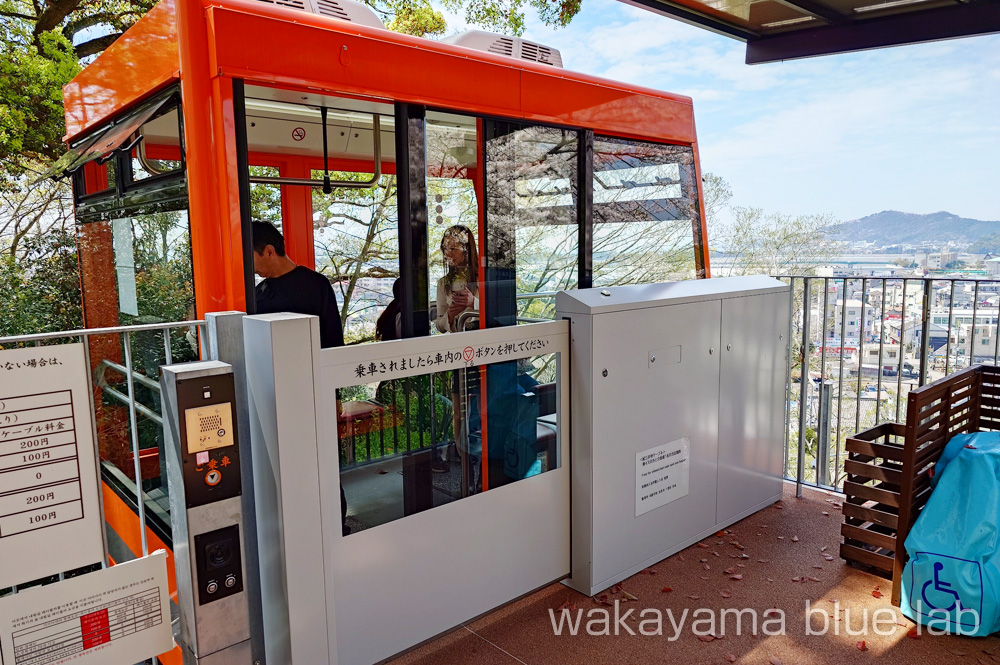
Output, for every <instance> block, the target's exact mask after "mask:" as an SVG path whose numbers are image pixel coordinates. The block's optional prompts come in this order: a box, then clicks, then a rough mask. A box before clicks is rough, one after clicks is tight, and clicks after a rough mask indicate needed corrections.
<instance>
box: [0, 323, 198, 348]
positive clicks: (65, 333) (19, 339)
mask: <svg viewBox="0 0 1000 665" xmlns="http://www.w3.org/2000/svg"><path fill="white" fill-rule="evenodd" d="M203 325H205V321H204V320H203V319H197V320H194V321H178V322H176V323H143V324H140V325H135V326H114V327H111V328H83V329H79V330H60V331H57V332H47V333H34V334H32V335H11V336H9V337H0V345H3V344H21V343H23V342H41V341H45V340H49V339H62V338H64V337H93V336H94V335H116V334H120V333H126V332H145V331H149V330H172V329H174V328H193V327H195V326H203Z"/></svg>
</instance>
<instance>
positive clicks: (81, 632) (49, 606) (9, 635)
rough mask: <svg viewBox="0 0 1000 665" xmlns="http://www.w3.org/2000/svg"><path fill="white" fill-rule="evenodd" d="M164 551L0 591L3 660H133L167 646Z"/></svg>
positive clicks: (101, 664) (108, 663)
mask: <svg viewBox="0 0 1000 665" xmlns="http://www.w3.org/2000/svg"><path fill="white" fill-rule="evenodd" d="M169 603H170V595H169V591H168V589H167V553H166V552H165V551H164V550H159V551H158V552H154V553H153V554H151V555H149V556H148V557H144V558H142V559H136V560H135V561H129V562H128V563H123V564H119V565H117V566H114V567H112V568H107V569H105V570H99V571H96V572H93V573H88V574H86V575H81V576H79V577H74V578H71V579H67V580H64V581H62V582H58V583H56V584H49V585H46V586H40V587H33V588H31V589H28V590H26V591H22V592H21V593H18V594H16V595H12V596H6V597H4V598H0V663H2V665H62V664H63V663H70V662H72V663H73V665H132V664H133V663H139V662H142V661H144V660H145V659H147V658H149V657H150V656H155V655H157V654H162V653H166V652H167V651H170V650H171V649H173V646H174V641H173V637H172V634H171V628H170V604H169Z"/></svg>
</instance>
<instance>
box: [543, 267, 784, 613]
mask: <svg viewBox="0 0 1000 665" xmlns="http://www.w3.org/2000/svg"><path fill="white" fill-rule="evenodd" d="M787 300H788V286H787V285H785V284H783V283H782V282H780V281H778V280H775V279H772V278H770V277H763V276H761V277H745V278H729V279H711V280H694V281H689V282H672V283H667V284H645V285H636V286H623V287H612V288H609V289H586V290H579V291H565V292H561V293H559V294H558V295H557V296H556V310H557V316H559V317H565V318H568V319H569V320H570V321H571V331H570V332H571V349H572V350H571V354H570V355H571V364H570V366H571V372H570V373H571V386H572V390H571V414H572V421H573V427H572V432H573V438H572V460H571V466H572V487H573V497H572V521H573V530H572V534H573V536H572V537H573V542H572V552H573V565H572V576H571V578H570V579H569V580H568V581H567V584H569V585H570V586H572V587H573V588H575V589H577V590H579V591H582V592H583V593H587V594H591V595H592V594H594V593H596V592H598V591H600V590H602V589H605V588H607V587H609V586H611V585H613V584H615V583H617V582H619V581H621V580H622V579H625V578H626V577H628V576H630V575H632V574H634V573H636V572H638V571H639V570H641V569H643V568H645V567H648V566H649V565H651V564H653V563H655V562H657V561H659V560H661V559H663V558H665V557H667V556H669V555H670V554H673V553H674V552H677V551H679V550H680V549H683V548H684V547H687V546H688V545H690V544H692V543H694V542H696V541H698V540H700V539H701V538H704V537H706V536H708V535H711V534H712V533H714V532H715V531H717V530H718V529H720V528H723V527H725V526H728V525H729V524H732V523H733V522H735V521H737V520H738V519H741V518H742V517H744V516H746V515H749V514H751V513H752V512H754V511H755V510H757V509H759V508H761V507H763V506H764V505H767V504H768V503H770V502H773V501H775V500H776V499H778V498H779V497H780V495H781V463H782V459H783V450H782V441H783V440H782V436H781V432H782V427H783V417H784V411H783V408H782V407H783V404H784V396H783V392H784V381H785V376H786V371H785V357H786V347H785V341H786V340H783V339H781V337H779V336H780V335H781V334H782V331H784V330H785V329H787V324H788V304H787ZM654 357H655V360H654ZM605 370H606V372H607V373H606V374H605ZM683 438H686V439H687V440H688V441H689V442H690V448H689V451H688V453H687V455H688V464H689V466H688V467H687V469H686V474H687V475H686V477H684V476H683V475H682V477H681V479H682V481H686V483H687V485H686V492H685V491H683V482H682V483H681V485H682V489H681V490H677V491H676V492H674V493H668V494H666V495H665V497H666V498H668V499H670V500H669V502H667V503H665V504H664V505H659V506H658V507H653V508H651V509H649V510H648V511H647V512H643V511H640V509H639V503H640V499H639V495H640V494H641V493H642V491H644V490H641V488H643V487H645V486H644V485H642V484H641V483H642V482H643V481H642V480H640V476H641V473H642V471H643V469H641V468H639V464H640V462H639V460H638V459H637V453H643V452H644V451H650V450H651V449H654V448H655V447H657V446H663V445H664V444H670V443H672V442H676V441H677V440H679V439H683ZM670 473H673V471H670ZM670 482H673V481H670ZM661 487H662V486H661ZM667 487H673V486H672V485H667Z"/></svg>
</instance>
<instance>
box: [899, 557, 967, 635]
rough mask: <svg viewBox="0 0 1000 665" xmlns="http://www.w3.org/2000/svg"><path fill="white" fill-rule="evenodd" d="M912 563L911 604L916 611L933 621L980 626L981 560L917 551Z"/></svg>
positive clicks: (964, 626) (954, 625) (954, 626)
mask: <svg viewBox="0 0 1000 665" xmlns="http://www.w3.org/2000/svg"><path fill="white" fill-rule="evenodd" d="M911 564H912V565H911V566H910V575H911V578H910V588H911V589H913V593H911V595H910V607H911V608H912V609H913V611H914V612H916V613H917V614H920V615H921V616H923V617H926V618H927V619H928V620H929V621H930V622H933V623H939V622H946V623H949V624H951V625H952V627H953V628H959V627H961V628H966V629H971V630H976V629H977V628H978V626H979V617H980V616H981V615H982V607H983V575H982V570H981V568H980V565H979V562H978V561H970V560H968V559H959V558H956V557H950V556H945V555H941V554H934V553H931V552H917V554H916V556H915V557H914V559H913V560H912V561H911ZM917 589H919V590H920V592H919V593H917V592H916V590H917ZM959 590H960V591H961V593H960V592H959Z"/></svg>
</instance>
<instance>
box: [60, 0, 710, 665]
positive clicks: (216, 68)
mask: <svg viewBox="0 0 1000 665" xmlns="http://www.w3.org/2000/svg"><path fill="white" fill-rule="evenodd" d="M64 98H65V113H66V127H67V135H66V141H67V144H68V146H69V153H68V154H67V155H66V156H65V157H64V158H63V159H62V160H60V163H59V165H58V166H59V168H60V169H61V170H62V171H63V172H65V173H69V174H72V181H73V189H74V200H75V210H76V219H77V230H78V255H79V264H80V280H81V288H82V291H83V304H84V318H85V324H86V326H87V327H88V328H94V327H105V326H117V325H125V324H133V323H155V322H163V321H182V320H195V319H199V318H203V317H204V315H205V314H206V313H209V312H216V311H227V310H238V311H245V312H247V313H251V314H252V313H254V311H255V303H254V285H255V278H254V274H253V260H252V245H251V232H250V228H251V222H252V221H254V220H262V221H269V222H271V223H273V224H274V225H275V226H276V227H277V228H278V229H279V230H280V232H281V234H282V236H283V238H284V241H285V247H286V251H287V254H288V256H289V257H290V258H291V259H292V260H293V261H295V262H296V263H298V264H301V265H305V266H307V267H310V268H314V269H315V270H317V271H320V272H322V273H323V274H325V275H326V276H327V277H328V278H329V279H330V281H331V284H332V285H333V288H334V291H335V293H336V295H337V299H338V307H339V309H340V314H341V318H342V321H343V323H344V334H345V339H346V341H347V343H348V344H352V343H362V342H368V341H372V340H373V339H374V336H375V324H376V321H377V318H378V316H379V314H380V313H381V312H382V311H383V310H384V309H385V307H386V305H387V304H388V303H389V301H390V300H391V299H392V298H393V284H394V282H396V281H397V280H398V285H397V289H398V293H399V294H400V296H401V298H400V299H401V303H402V306H401V308H400V317H399V321H398V328H399V335H400V336H401V337H413V336H421V335H428V334H440V331H441V330H442V329H448V327H449V325H450V324H448V322H447V321H446V322H445V325H442V320H443V317H445V314H444V313H443V312H441V311H438V302H437V298H436V293H435V285H436V283H437V282H438V278H439V277H441V275H442V274H443V272H444V271H445V269H446V268H445V263H444V258H443V257H442V250H441V246H442V239H443V238H444V236H445V231H446V230H447V229H448V228H451V227H454V226H456V225H458V226H463V227H465V228H467V229H468V230H469V231H470V232H471V235H472V236H473V237H474V242H475V245H476V247H477V253H478V266H477V268H478V270H477V273H478V280H479V283H478V296H479V297H478V310H477V311H476V312H474V313H473V315H470V316H466V317H464V320H463V321H461V322H460V325H461V326H462V328H461V329H472V328H486V327H493V326H500V325H515V324H517V323H520V322H530V321H537V320H542V319H546V318H551V317H552V316H553V313H554V301H553V298H552V294H553V293H554V292H556V291H558V290H560V289H567V288H589V287H602V286H610V285H616V284H629V283H646V282H657V281H667V280H677V279H691V278H696V277H707V276H708V273H709V262H708V244H707V238H706V227H705V217H704V211H703V207H702V203H701V202H702V195H701V177H700V167H699V162H698V147H697V140H696V135H695V123H694V113H693V110H692V103H691V100H690V99H689V98H686V97H683V96H679V95H673V94H669V93H663V92H658V91H655V90H649V89H644V88H638V87H634V86H628V85H624V84H621V83H616V82H613V81H608V80H604V79H599V78H595V77H592V76H587V75H584V74H580V73H576V72H573V71H571V70H568V69H565V68H563V67H562V63H561V58H560V54H559V53H558V51H556V50H554V49H551V48H548V47H546V46H544V45H541V44H536V43H533V42H530V41H528V40H523V39H520V38H511V37H503V36H499V35H492V34H489V33H484V32H479V31H472V32H468V33H463V34H461V35H457V36H455V37H451V38H448V39H445V40H441V41H432V40H428V39H423V38H418V37H413V36H409V35H404V34H398V33H394V32H391V31H389V30H387V29H385V28H384V27H383V26H382V24H381V22H380V21H379V19H378V17H377V16H376V15H375V14H374V13H373V12H372V11H371V10H370V9H368V8H367V7H365V6H364V5H361V4H359V3H355V2H353V1H352V0H288V2H284V1H282V2H280V3H272V2H270V1H269V0H263V1H261V0H212V1H205V0H162V2H160V3H159V4H158V5H157V6H155V7H154V8H153V9H152V10H151V11H150V12H149V13H148V14H147V15H146V16H144V17H143V18H142V19H141V20H140V21H138V22H137V23H136V24H135V25H134V26H133V27H132V28H131V29H129V30H128V31H127V32H126V33H125V34H124V35H123V36H122V37H121V38H120V39H119V40H118V41H116V42H115V43H114V44H113V45H112V46H110V47H109V48H108V49H107V50H106V51H105V52H104V53H103V54H102V55H100V56H99V57H98V58H97V59H96V60H94V62H93V63H91V64H90V65H89V66H88V67H86V68H85V69H84V70H83V71H82V72H81V73H80V74H79V75H78V76H77V77H76V78H75V79H74V80H73V81H71V82H70V83H69V84H68V85H67V86H66V87H65V89H64ZM164 342H166V345H164ZM132 346H133V348H132V349H131V351H132V357H133V364H134V366H135V369H136V371H138V372H140V373H144V374H146V375H147V376H149V377H151V379H152V381H154V382H155V380H156V378H157V368H158V366H159V365H160V364H163V363H164V362H165V361H167V360H171V361H173V362H178V361H182V360H191V359H196V358H197V357H198V355H199V351H198V348H199V346H198V335H197V333H196V332H195V331H193V330H191V329H186V328H179V329H177V330H176V331H174V332H173V333H170V334H169V335H168V339H167V340H163V339H162V334H160V336H158V337H156V339H152V338H151V339H149V340H143V339H142V336H141V335H136V336H135V338H134V339H133V341H132ZM164 346H166V348H167V349H168V350H169V351H168V352H169V353H170V358H166V356H165V351H164ZM122 354H123V350H122V347H121V343H120V341H119V340H118V338H117V337H115V336H111V335H109V336H107V337H106V338H105V337H97V338H93V339H92V340H91V358H92V363H93V365H94V368H95V370H98V371H97V372H95V377H96V379H97V380H96V381H95V384H96V385H97V386H98V387H97V388H96V389H95V397H96V399H95V404H96V405H97V411H98V414H97V418H98V423H99V426H98V434H99V440H100V452H101V458H102V475H103V479H104V499H105V512H106V520H107V523H108V526H109V529H108V532H109V546H110V549H111V552H112V558H113V559H115V560H125V559H128V558H131V557H133V556H138V555H139V554H141V548H140V545H139V535H138V521H137V519H136V512H137V501H136V499H135V497H136V485H135V483H136V478H135V477H134V476H135V473H134V471H133V468H135V466H136V465H135V460H134V458H133V454H132V448H131V446H130V445H129V434H128V427H129V423H128V418H127V417H126V416H125V415H124V413H123V411H122V409H121V405H120V404H119V403H116V402H115V401H114V400H113V399H110V398H109V396H108V395H107V394H105V392H106V391H110V390H113V389H114V387H113V384H114V382H115V380H116V377H115V375H114V374H113V372H111V373H105V369H106V367H107V363H105V364H104V365H103V366H101V364H100V363H101V361H103V360H107V361H110V362H111V363H121V360H122ZM143 389H144V388H143V386H142V385H141V382H140V385H138V387H137V393H136V397H137V399H138V400H139V401H142V399H145V400H146V401H147V402H148V403H147V404H146V405H145V408H140V409H139V412H140V418H139V424H138V429H139V434H140V437H139V438H140V441H141V451H140V455H139V457H140V459H139V464H138V468H139V469H140V471H141V475H142V478H141V479H140V482H141V486H142V489H143V492H144V494H143V496H144V505H145V511H146V523H147V537H148V539H149V541H150V548H151V549H152V548H155V547H161V546H162V547H166V548H168V549H169V548H170V546H171V539H170V521H169V503H168V500H167V491H168V488H167V483H166V481H165V478H163V469H162V465H161V461H162V459H163V443H162V436H163V435H162V429H160V431H159V432H157V425H156V422H155V418H156V413H157V412H158V409H159V403H158V395H156V394H154V392H153V389H152V388H151V387H150V388H149V389H148V390H147V391H146V393H143ZM483 389H484V390H488V386H483ZM484 416H485V414H484ZM363 429H364V427H356V428H354V430H355V431H354V434H355V435H357V434H358V432H359V431H360V430H363ZM342 434H343V432H342ZM358 450H359V449H356V450H354V451H352V452H351V454H350V455H349V457H350V459H349V460H345V461H344V463H345V464H363V463H366V462H371V461H372V460H375V459H377V458H379V456H380V455H384V454H388V453H386V450H385V448H384V447H383V448H382V449H381V450H375V451H374V452H373V451H372V450H371V448H370V446H369V448H367V449H365V450H364V451H363V452H358ZM407 452H410V450H409V449H407V450H405V451H403V452H402V453H400V451H399V450H398V448H397V447H395V446H394V447H393V449H392V452H391V454H406V453H407ZM484 489H485V488H484ZM171 583H172V584H173V580H171ZM165 662H170V656H168V657H167V658H165ZM178 662H179V661H178Z"/></svg>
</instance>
